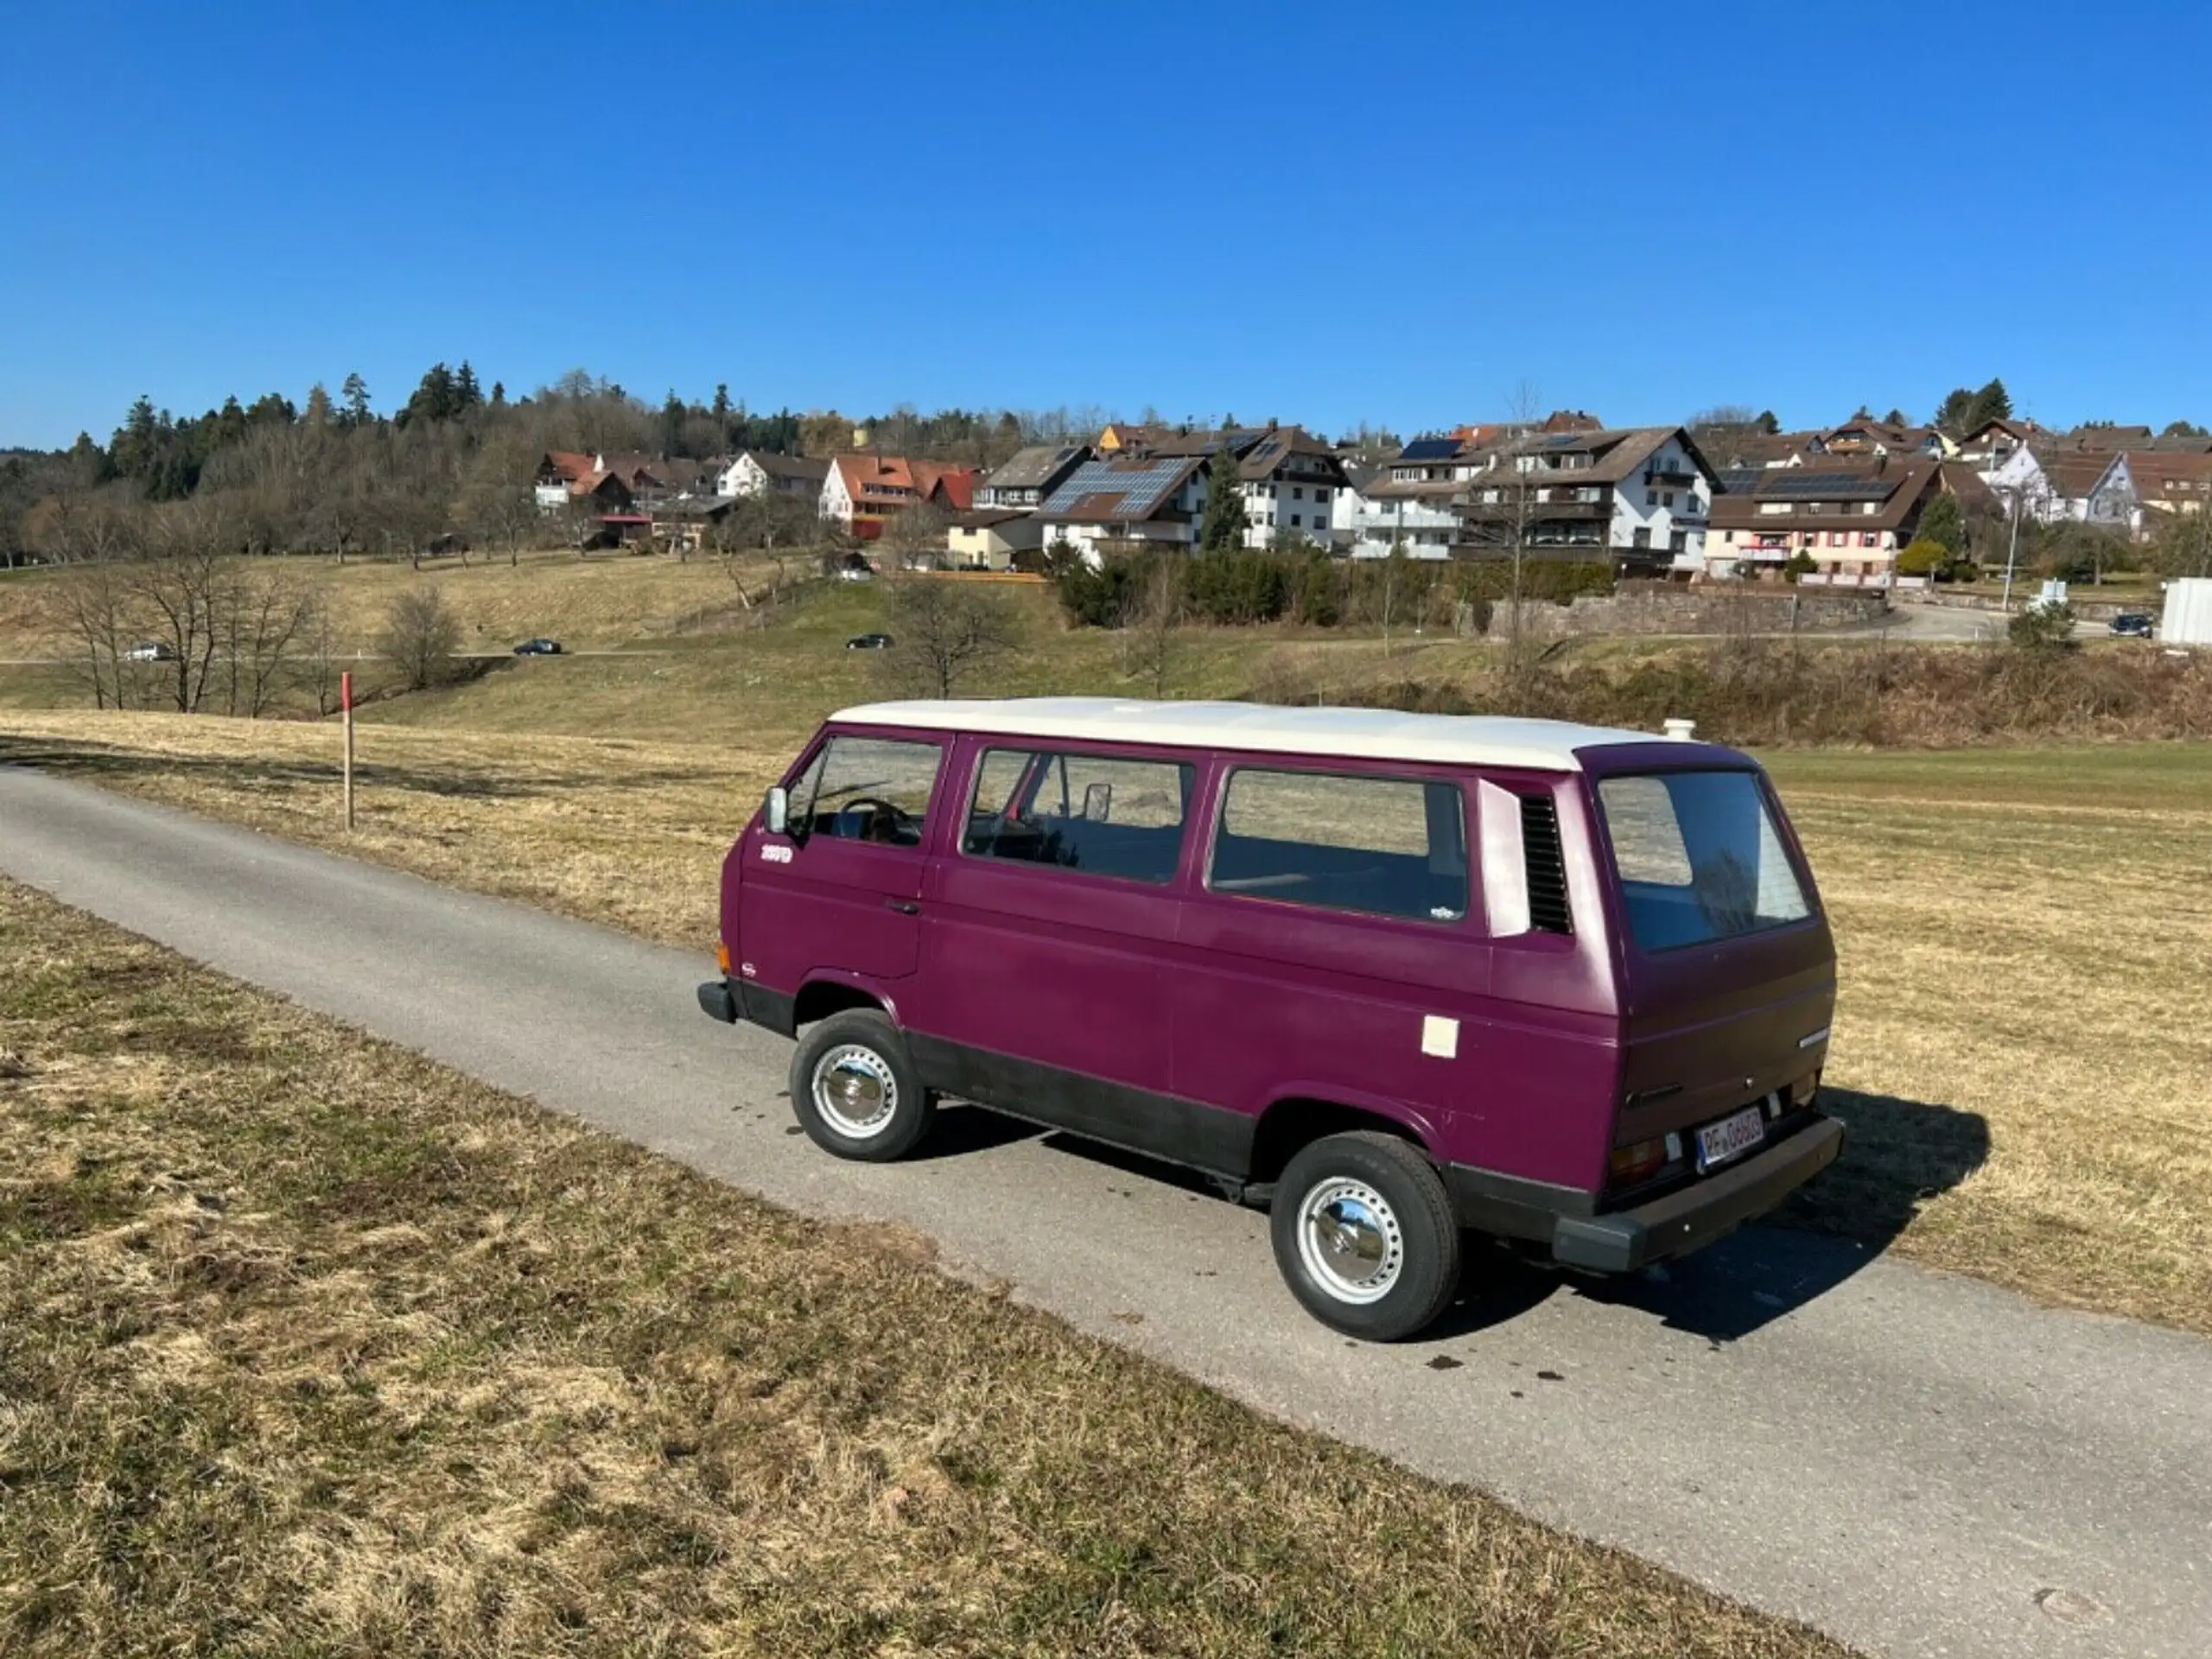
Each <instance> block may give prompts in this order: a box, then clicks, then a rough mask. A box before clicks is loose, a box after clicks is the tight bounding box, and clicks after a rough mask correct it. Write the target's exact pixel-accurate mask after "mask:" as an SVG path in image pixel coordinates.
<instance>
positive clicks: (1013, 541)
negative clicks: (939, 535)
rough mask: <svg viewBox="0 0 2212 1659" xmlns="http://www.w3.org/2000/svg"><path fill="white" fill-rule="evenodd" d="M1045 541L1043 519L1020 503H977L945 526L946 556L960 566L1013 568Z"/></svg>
mask: <svg viewBox="0 0 2212 1659" xmlns="http://www.w3.org/2000/svg"><path fill="white" fill-rule="evenodd" d="M1044 545H1045V526H1044V524H1043V523H1042V522H1041V521H1040V520H1039V518H1038V517H1037V515H1036V514H1035V513H1034V512H1028V511H1026V510H1024V509H1023V508H1020V507H975V508H972V509H970V510H969V511H968V512H957V513H955V514H953V515H952V522H951V523H950V524H949V525H947V526H946V528H945V535H944V548H945V556H946V560H947V562H948V563H950V564H951V565H952V567H953V568H954V569H958V570H1011V569H1014V567H1015V565H1016V564H1018V563H1022V562H1023V559H1024V556H1027V555H1031V554H1035V553H1038V552H1040V551H1042V550H1043V548H1044Z"/></svg>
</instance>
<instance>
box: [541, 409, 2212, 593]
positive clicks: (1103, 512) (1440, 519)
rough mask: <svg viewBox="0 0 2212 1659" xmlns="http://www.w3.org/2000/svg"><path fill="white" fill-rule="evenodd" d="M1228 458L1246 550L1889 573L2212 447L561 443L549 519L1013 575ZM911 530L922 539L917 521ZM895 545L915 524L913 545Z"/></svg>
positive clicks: (1132, 529) (1862, 437) (1153, 536)
mask: <svg viewBox="0 0 2212 1659" xmlns="http://www.w3.org/2000/svg"><path fill="white" fill-rule="evenodd" d="M1224 472H1227V473H1228V474H1230V478H1231V482H1232V485H1233V487H1234V488H1235V489H1236V493H1237V494H1238V496H1239V497H1240V499H1241V500H1242V503H1243V509H1244V518H1245V529H1244V531H1243V543H1244V545H1246V546H1248V547H1255V548H1258V547H1271V546H1272V547H1292V548H1300V547H1307V548H1313V549H1318V550H1324V551H1328V552H1332V553H1336V554H1340V555H1344V556H1350V557H1352V558H1383V557H1388V556H1391V555H1393V554H1398V555H1402V556H1407V557H1411V558H1421V559H1448V558H1475V559H1480V558H1498V557H1504V556H1510V555H1511V554H1512V553H1513V552H1514V551H1515V550H1519V551H1520V553H1521V554H1522V556H1524V557H1528V558H1535V559H1562V560H1563V559H1572V560H1591V561H1604V562H1608V563H1612V564H1613V565H1614V566H1615V567H1616V568H1617V569H1619V570H1620V571H1621V572H1622V573H1624V574H1627V575H1666V576H1672V577H1675V578H1677V579H1691V580H1697V579H1774V578H1777V577H1778V576H1779V575H1781V573H1782V572H1783V569H1785V568H1791V569H1794V570H1795V572H1796V573H1797V574H1798V575H1799V577H1800V579H1801V580H1803V581H1807V582H1814V583H1815V584H1820V583H1827V584H1831V585H1835V586H1842V587H1888V586H1891V585H1893V584H1895V583H1897V582H1898V581H1899V580H1900V578H1899V577H1898V575H1897V556H1898V554H1899V553H1900V552H1901V551H1902V550H1904V548H1905V547H1906V546H1908V545H1909V544H1910V543H1911V541H1912V539H1913V537H1914V534H1915V532H1916V530H1917V529H1918V527H1919V524H1920V520H1921V518H1922V516H1923V513H1925V512H1926V511H1927V509H1928V507H1929V505H1930V504H1931V503H1932V502H1934V501H1935V500H1936V499H1938V498H1939V497H1942V496H1946V495H1948V496H1952V497H1954V498H1956V499H1957V500H1958V501H1959V503H1960V505H1961V508H1962V509H1963V510H1965V511H1967V512H1969V513H1970V514H1979V515H1981V516H1984V517H1987V516H1990V515H1999V516H2002V515H2007V514H2011V515H2019V516H2031V517H2033V518H2037V519H2039V520H2042V521H2044V522H2053V521H2056V520H2057V519H2060V518H2073V519H2076V520H2079V521H2081V522H2084V523H2088V524H2098V525H2101V526H2106V527H2108V528H2111V529H2113V530H2114V531H2122V532H2125V533H2128V534H2133V535H2138V536H2140V535H2143V534H2145V533H2147V530H2148V528H2149V526H2150V525H2151V524H2152V523H2153V522H2154V517H2153V516H2154V515H2156V514H2158V513H2170V514H2171V513H2180V512H2195V511H2199V510H2201V509H2202V507H2203V505H2204V504H2205V502H2206V501H2207V500H2208V499H2212V438H2206V439H2195V438H2178V437H2173V438H2154V437H2152V435H2151V434H2150V433H2149V431H2148V429H2139V428H2136V429H2129V428H2113V427H2107V428H2095V429H2086V430H2083V431H2079V432H2075V433H2071V434H2066V435H2058V434H2052V433H2047V432H2044V431H2043V430H2042V429H2038V428H2036V427H2034V426H2033V425H2032V423H2024V422H2021V423H2015V422H2011V421H1993V422H1991V423H1987V424H1986V426H1984V427H1983V428H1982V429H1980V430H1978V431H1976V432H1974V433H1972V434H1969V435H1967V436H1966V437H1964V438H1957V437H1954V436H1953V435H1949V434H1947V433H1945V432H1942V431H1941V430H1940V429H1936V428H1933V427H1916V426H1910V425H1904V424H1901V423H1886V422H1881V421H1877V420H1874V419H1872V417H1871V416H1866V415H1865V414H1863V413H1862V414H1860V415H1859V416H1854V417H1853V419H1852V420H1850V421H1848V422H1846V423H1844V424H1843V425H1841V426H1838V427H1834V428H1828V429H1821V430H1808V431H1804V432H1795V433H1789V432H1782V433H1768V432H1764V431H1759V430H1756V429H1751V430H1745V431H1742V432H1732V431H1724V432H1720V433H1717V434H1715V433H1707V435H1706V436H1705V438H1704V440H1703V442H1700V438H1699V437H1698V436H1696V435H1693V434H1692V433H1691V432H1690V431H1689V430H1688V429H1686V428H1683V427H1680V426H1674V427H1664V426H1651V427H1627V428H1617V427H1608V426H1606V425H1605V423H1603V422H1601V421H1599V419H1598V418H1597V417H1595V416H1592V415H1590V414H1589V413H1587V412H1586V411H1583V410H1558V411H1554V413H1553V414H1552V415H1551V416H1548V417H1547V418H1545V419H1543V420H1541V421H1529V422H1520V423H1490V424H1484V425H1471V426H1463V427H1460V428H1458V429H1455V430H1453V431H1451V432H1448V433H1443V434H1437V435H1425V436H1421V437H1418V438H1416V439H1414V441H1412V442H1408V443H1406V444H1404V445H1402V446H1401V447H1400V448H1399V450H1398V453H1397V454H1395V455H1393V456H1390V457H1389V458H1387V459H1385V460H1383V461H1373V460H1363V459H1361V458H1360V457H1358V456H1357V454H1354V453H1352V452H1351V449H1350V448H1349V446H1341V445H1336V444H1332V443H1331V442H1328V441H1327V440H1325V439H1324V438H1321V437H1319V436H1317V435H1314V434H1313V433H1312V432H1310V431H1308V430H1307V429H1305V428H1303V427H1299V426H1283V425H1280V424H1278V423H1274V422H1272V421H1271V422H1268V423H1267V424H1265V425H1264V426H1255V427H1230V428H1224V429H1215V430H1205V429H1191V428H1171V427H1164V426H1156V425H1143V424H1135V423H1113V424H1110V425H1109V426H1107V427H1106V428H1105V429H1103V431H1102V432H1101V433H1100V434H1099V435H1098V436H1097V438H1096V440H1095V441H1093V442H1087V443H1072V442H1068V443H1057V444H1044V445H1037V446H1033V447H1031V448H1024V449H1022V450H1020V452H1019V453H1017V454H1014V456H1012V457H1011V458H1009V459H1008V460H1007V461H1005V462H1004V463H1002V464H1001V465H1000V466H998V467H993V468H991V469H989V470H988V471H987V472H986V471H979V470H977V469H974V468H968V467H955V466H948V465H945V464H943V463H939V462H935V461H925V460H919V459H913V458H908V457H904V456H897V455H886V454H878V453H875V452H874V451H871V450H866V449H855V450H854V451H852V452H849V453H846V454H836V455H833V456H829V457H826V458H823V459H805V458H801V457H797V456H789V455H775V454H759V453H749V454H741V455H737V456H734V457H728V458H724V459H721V460H716V461H665V460H660V459H656V458H653V457H649V456H642V455H623V456H607V455H583V454H549V455H547V456H546V457H545V459H544V461H543V465H542V466H541V467H540V469H539V476H538V484H537V491H538V499H539V501H540V504H541V505H543V506H544V507H546V509H547V510H548V511H556V510H560V509H562V508H564V507H567V508H571V509H576V510H580V511H583V512H594V511H596V512H598V513H599V515H600V517H601V519H602V521H603V522H604V523H605V524H607V526H608V527H609V529H610V531H613V533H615V534H617V535H620V536H622V537H629V536H631V535H633V534H639V535H641V534H648V533H650V534H652V535H655V536H657V537H661V538H663V539H688V538H696V537H698V536H700V535H702V534H703V533H704V531H705V528H706V527H707V526H708V525H709V524H712V523H714V522H715V520H716V519H717V518H720V517H721V516H722V515H724V514H726V513H727V512H729V511H731V510H733V509H734V506H735V505H736V504H737V503H739V502H740V501H741V500H744V499H747V498H760V497H762V496H766V495H771V494H773V495H779V496H784V497H788V498H790V499H791V500H792V502H793V503H794V505H795V506H797V505H805V506H810V508H811V509H812V511H813V512H815V513H816V514H817V515H818V517H819V518H823V519H824V520H828V521H830V522H832V523H835V524H837V525H838V526H839V527H840V528H841V529H842V530H843V531H845V532H847V533H848V534H849V535H850V536H851V537H854V538H855V539H857V540H861V541H873V540H875V539H877V538H879V537H881V536H883V535H884V533H885V532H886V531H887V529H888V528H889V527H890V526H892V525H893V524H895V523H897V522H898V521H899V519H900V518H901V517H902V515H906V514H909V513H915V512H922V513H925V514H926V515H927V529H926V531H925V535H924V537H922V538H920V539H921V541H923V542H926V543H928V544H929V546H930V547H931V548H932V549H933V548H934V546H935V543H934V540H933V538H934V537H936V536H937V535H938V531H939V527H940V525H941V526H942V535H943V544H942V549H943V550H942V553H941V554H936V555H934V556H938V557H941V558H942V560H943V561H944V562H945V563H950V564H953V565H956V566H960V567H965V568H982V569H1007V568H1008V567H1010V566H1013V565H1016V564H1023V563H1032V562H1033V561H1034V560H1036V559H1037V558H1039V557H1040V556H1042V555H1043V554H1044V553H1045V552H1046V550H1051V549H1053V548H1058V547H1065V548H1067V549H1071V550H1075V551H1077V552H1078V553H1080V554H1082V555H1084V556H1086V557H1089V558H1092V559H1094V560H1095V559H1096V558H1098V557H1100V556H1103V553H1104V551H1105V550H1109V549H1111V548H1117V547H1153V548H1168V549H1173V548H1190V547H1194V546H1195V545H1196V544H1197V543H1198V537H1199V534H1200V526H1201V523H1202V520H1203V518H1204V513H1205V503H1206V499H1207V496H1208V494H1209V493H1210V491H1211V489H1212V488H1213V485H1214V480H1215V478H1216V477H1217V475H1218V474H1223V473H1224ZM916 522H917V527H918V528H919V527H920V521H916ZM904 542H905V546H904V548H903V550H904V551H905V552H906V554H907V556H915V554H916V553H917V551H918V543H917V538H915V537H906V538H904Z"/></svg>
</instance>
